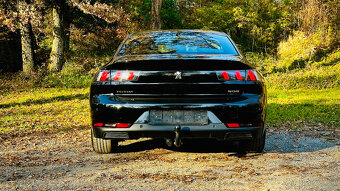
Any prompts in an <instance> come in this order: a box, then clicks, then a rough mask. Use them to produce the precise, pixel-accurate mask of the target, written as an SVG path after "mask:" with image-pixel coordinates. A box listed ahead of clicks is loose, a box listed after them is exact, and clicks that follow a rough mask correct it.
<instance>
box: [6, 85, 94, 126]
mask: <svg viewBox="0 0 340 191" xmlns="http://www.w3.org/2000/svg"><path fill="white" fill-rule="evenodd" d="M88 96H89V93H88V89H84V88H83V89H77V88H69V89H63V88H39V89H35V90H32V89H30V90H26V91H19V92H15V93H14V92H12V93H11V94H7V95H5V96H2V97H1V103H0V131H18V130H25V129H49V130H53V131H63V130H68V129H72V128H87V127H89V124H90V116H89V104H88Z"/></svg>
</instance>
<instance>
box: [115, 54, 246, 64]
mask: <svg viewBox="0 0 340 191" xmlns="http://www.w3.org/2000/svg"><path fill="white" fill-rule="evenodd" d="M196 59H204V60H230V61H242V57H241V56H239V55H230V54H140V55H125V56H117V57H115V58H113V59H112V61H111V62H110V63H111V64H112V63H120V62H123V63H126V62H131V61H141V60H196Z"/></svg>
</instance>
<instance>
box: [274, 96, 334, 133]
mask: <svg viewBox="0 0 340 191" xmlns="http://www.w3.org/2000/svg"><path fill="white" fill-rule="evenodd" d="M339 113H340V90H338V89H324V90H302V89H298V90H276V89H275V90H274V89H270V90H268V110H267V124H269V125H275V124H277V123H278V122H287V121H288V122H292V123H300V122H301V121H303V122H309V123H314V124H317V123H324V124H326V125H331V126H339V123H340V115H339Z"/></svg>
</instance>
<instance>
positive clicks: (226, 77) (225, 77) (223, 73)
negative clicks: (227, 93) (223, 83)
mask: <svg viewBox="0 0 340 191" xmlns="http://www.w3.org/2000/svg"><path fill="white" fill-rule="evenodd" d="M222 76H223V79H225V80H229V79H230V78H229V75H228V72H226V71H223V72H222Z"/></svg>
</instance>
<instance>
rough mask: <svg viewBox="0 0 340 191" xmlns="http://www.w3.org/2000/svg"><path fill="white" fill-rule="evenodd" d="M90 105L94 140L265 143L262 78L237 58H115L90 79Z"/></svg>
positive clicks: (264, 103)
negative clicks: (203, 139) (157, 139)
mask: <svg viewBox="0 0 340 191" xmlns="http://www.w3.org/2000/svg"><path fill="white" fill-rule="evenodd" d="M90 104H91V117H92V130H93V137H94V139H102V140H110V141H120V140H126V139H138V138H142V137H151V138H164V139H166V140H167V141H168V143H170V144H171V143H173V144H175V145H176V146H180V144H181V140H182V139H200V138H211V139H217V140H239V141H246V142H247V141H248V143H249V144H253V145H254V144H262V142H263V136H264V132H265V129H264V121H265V107H266V89H265V85H264V80H263V77H262V76H261V74H260V73H258V72H257V71H256V70H255V69H254V68H253V67H251V66H250V65H249V64H247V62H246V61H245V60H244V59H243V58H242V57H241V56H230V55H229V56H228V55H195V56H192V55H190V56H187V55H181V58H178V55H175V56H174V55H161V56H159V55H158V56H155V55H143V56H142V55H129V56H120V57H116V58H115V59H114V60H113V61H112V63H110V64H108V65H107V66H105V67H104V68H102V70H101V71H100V72H99V73H98V74H97V76H96V77H95V78H94V80H93V82H92V85H91V93H90ZM260 139H261V140H260ZM256 141H257V142H256ZM259 141H262V142H261V143H258V142H259ZM263 144H264V143H263ZM260 147H262V148H260ZM262 149H263V146H262V145H260V146H257V148H255V147H254V148H253V149H250V150H256V151H262ZM97 150H98V149H97Z"/></svg>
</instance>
